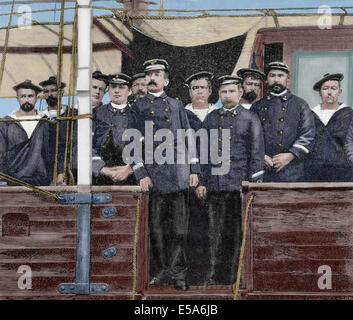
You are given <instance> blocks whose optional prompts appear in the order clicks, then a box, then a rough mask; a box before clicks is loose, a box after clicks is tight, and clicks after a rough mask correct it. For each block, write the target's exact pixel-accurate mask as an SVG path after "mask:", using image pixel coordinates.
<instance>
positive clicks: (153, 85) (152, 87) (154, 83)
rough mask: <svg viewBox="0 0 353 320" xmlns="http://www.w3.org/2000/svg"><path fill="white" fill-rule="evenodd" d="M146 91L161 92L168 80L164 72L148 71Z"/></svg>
mask: <svg viewBox="0 0 353 320" xmlns="http://www.w3.org/2000/svg"><path fill="white" fill-rule="evenodd" d="M146 82H147V87H148V91H150V92H154V93H157V92H161V91H163V90H164V87H166V86H167V85H168V84H169V79H168V77H167V75H166V73H165V72H164V70H150V71H147V72H146Z"/></svg>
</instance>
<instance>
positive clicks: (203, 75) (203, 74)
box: [185, 71, 213, 87]
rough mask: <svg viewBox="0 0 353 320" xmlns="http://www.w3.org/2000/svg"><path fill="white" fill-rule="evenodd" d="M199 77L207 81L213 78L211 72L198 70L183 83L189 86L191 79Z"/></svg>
mask: <svg viewBox="0 0 353 320" xmlns="http://www.w3.org/2000/svg"><path fill="white" fill-rule="evenodd" d="M199 79H207V80H209V81H212V79H213V73H212V72H208V71H200V72H197V73H194V74H192V75H191V76H189V77H188V78H186V79H185V84H186V85H187V86H188V87H189V86H190V83H191V81H193V80H199Z"/></svg>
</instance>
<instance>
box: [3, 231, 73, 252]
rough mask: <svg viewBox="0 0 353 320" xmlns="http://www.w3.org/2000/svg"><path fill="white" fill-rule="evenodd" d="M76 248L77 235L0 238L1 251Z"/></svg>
mask: <svg viewBox="0 0 353 320" xmlns="http://www.w3.org/2000/svg"><path fill="white" fill-rule="evenodd" d="M50 247H52V248H76V234H60V233H56V234H50V233H46V234H36V235H30V236H28V237H0V248H1V249H26V248H28V249H29V248H50Z"/></svg>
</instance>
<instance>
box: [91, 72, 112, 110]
mask: <svg viewBox="0 0 353 320" xmlns="http://www.w3.org/2000/svg"><path fill="white" fill-rule="evenodd" d="M108 86H109V76H107V75H105V74H103V73H102V72H101V71H99V70H96V71H94V72H93V73H92V110H93V113H95V112H96V111H97V108H98V107H100V106H102V105H103V103H102V100H103V97H104V94H105V93H106V92H107V90H108Z"/></svg>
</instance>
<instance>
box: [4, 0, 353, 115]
mask: <svg viewBox="0 0 353 320" xmlns="http://www.w3.org/2000/svg"><path fill="white" fill-rule="evenodd" d="M17 1H21V2H25V1H26V0H17ZM151 1H154V2H155V3H156V4H152V5H150V6H149V8H150V9H159V7H160V0H151ZM9 2H11V0H0V4H1V3H9ZM163 3H164V9H178V10H184V9H193V10H196V9H202V10H205V12H207V13H209V14H242V13H244V14H245V13H248V14H249V13H254V11H229V12H228V11H227V12H224V11H207V9H256V8H260V9H261V8H318V7H320V6H322V5H327V6H331V7H343V6H353V2H352V1H351V0H305V1H303V0H302V1H298V0H271V1H268V0H266V1H265V0H252V1H248V0H164V1H163ZM93 5H95V6H99V7H108V8H122V7H123V5H122V4H121V3H117V2H116V1H115V0H107V1H105V0H104V1H102V0H98V1H93ZM20 6H23V4H16V5H15V11H18V10H19V9H20ZM29 6H30V9H31V10H32V11H35V10H40V9H56V11H52V12H42V13H32V19H34V20H36V21H39V22H47V21H57V22H58V21H60V4H59V3H56V4H55V3H31V4H29ZM66 7H74V3H73V2H71V3H67V4H66ZM10 11H11V5H0V27H4V26H7V25H8V22H9V16H8V15H3V14H5V13H8V12H10ZM335 11H336V12H341V10H339V9H337V10H333V12H335ZM283 12H286V11H283ZM288 12H293V11H288ZM297 12H298V11H297ZM299 12H300V11H299ZM306 12H307V13H308V11H306ZM312 12H317V9H314V10H312ZM349 12H352V13H353V9H350V10H349ZM73 14H74V10H67V11H65V20H66V21H72V20H73ZM93 14H94V15H102V14H111V11H107V10H98V9H95V10H94V13H93ZM151 14H152V15H156V14H157V13H156V12H153V13H151ZM165 15H178V16H180V15H189V16H190V15H200V12H195V13H182V12H166V13H165ZM17 23H18V17H16V16H15V17H14V18H13V19H12V25H16V24H17ZM0 46H3V43H1V41H0ZM108 100H109V99H108V97H107V95H106V96H105V98H104V100H103V101H104V102H108ZM63 103H66V101H65V99H64V101H63ZM44 104H45V103H44ZM14 106H16V108H17V101H16V100H15V99H3V98H0V117H2V116H4V115H6V114H8V113H9V112H10V111H11V110H13V109H14ZM36 107H37V108H38V107H39V102H37V105H36Z"/></svg>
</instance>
